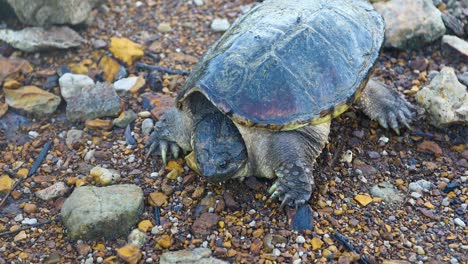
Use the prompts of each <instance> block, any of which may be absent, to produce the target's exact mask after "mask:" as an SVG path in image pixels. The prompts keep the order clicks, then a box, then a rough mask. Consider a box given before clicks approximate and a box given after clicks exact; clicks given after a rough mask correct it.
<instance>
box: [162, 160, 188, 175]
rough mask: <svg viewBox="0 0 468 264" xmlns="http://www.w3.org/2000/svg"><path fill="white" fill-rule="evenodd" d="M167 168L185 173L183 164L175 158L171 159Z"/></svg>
mask: <svg viewBox="0 0 468 264" xmlns="http://www.w3.org/2000/svg"><path fill="white" fill-rule="evenodd" d="M166 170H170V171H172V170H177V172H178V173H183V172H184V168H182V166H181V165H180V164H179V163H177V162H176V161H174V160H170V161H169V162H168V163H167V165H166Z"/></svg>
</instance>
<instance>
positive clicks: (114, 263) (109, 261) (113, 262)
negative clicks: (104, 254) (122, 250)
mask: <svg viewBox="0 0 468 264" xmlns="http://www.w3.org/2000/svg"><path fill="white" fill-rule="evenodd" d="M118 263H119V260H118V259H117V257H116V256H111V257H108V258H106V259H104V261H103V262H102V264H118Z"/></svg>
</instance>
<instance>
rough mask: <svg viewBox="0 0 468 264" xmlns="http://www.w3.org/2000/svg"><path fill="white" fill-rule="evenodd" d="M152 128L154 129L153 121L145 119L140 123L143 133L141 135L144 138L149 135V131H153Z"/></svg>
mask: <svg viewBox="0 0 468 264" xmlns="http://www.w3.org/2000/svg"><path fill="white" fill-rule="evenodd" d="M153 127H154V122H153V119H151V118H145V120H143V122H142V123H141V132H142V133H143V135H145V136H146V135H148V134H149V133H151V131H152V130H153Z"/></svg>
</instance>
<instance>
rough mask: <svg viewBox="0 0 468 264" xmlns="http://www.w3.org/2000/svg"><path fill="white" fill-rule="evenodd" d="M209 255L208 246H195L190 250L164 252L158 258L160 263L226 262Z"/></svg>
mask: <svg viewBox="0 0 468 264" xmlns="http://www.w3.org/2000/svg"><path fill="white" fill-rule="evenodd" d="M210 256H211V250H210V249H209V248H196V249H192V250H179V251H172V252H165V253H163V254H162V255H161V259H160V260H159V261H160V263H161V264H182V263H190V264H227V263H229V262H226V261H224V260H220V259H216V258H213V257H210Z"/></svg>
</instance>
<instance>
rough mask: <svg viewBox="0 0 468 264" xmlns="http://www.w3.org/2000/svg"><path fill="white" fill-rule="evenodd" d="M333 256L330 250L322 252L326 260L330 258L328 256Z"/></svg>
mask: <svg viewBox="0 0 468 264" xmlns="http://www.w3.org/2000/svg"><path fill="white" fill-rule="evenodd" d="M331 254H332V253H331V251H330V250H328V249H324V250H323V251H322V256H323V257H324V258H328V256H330V255H331Z"/></svg>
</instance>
